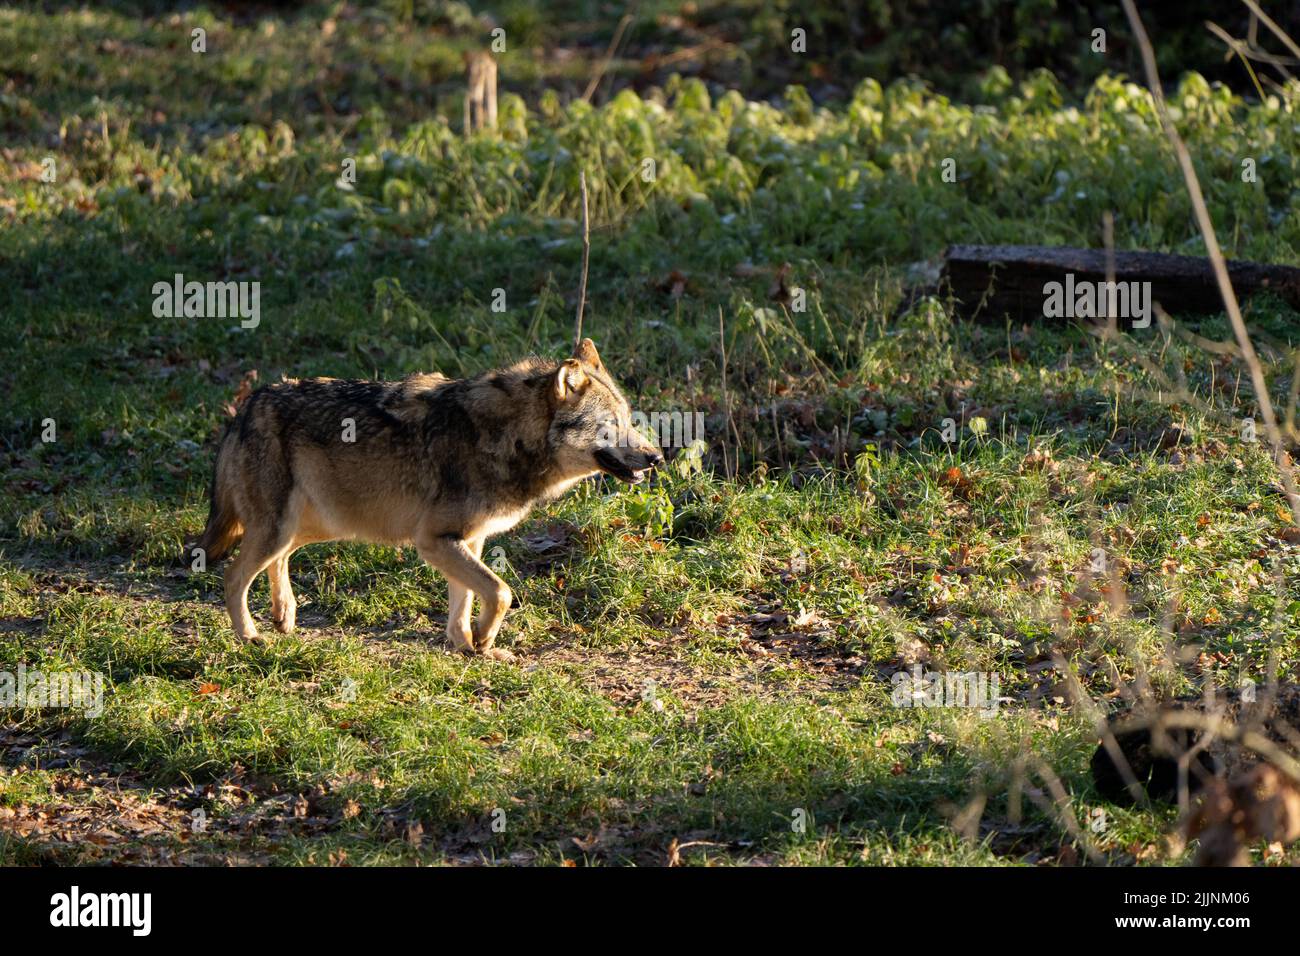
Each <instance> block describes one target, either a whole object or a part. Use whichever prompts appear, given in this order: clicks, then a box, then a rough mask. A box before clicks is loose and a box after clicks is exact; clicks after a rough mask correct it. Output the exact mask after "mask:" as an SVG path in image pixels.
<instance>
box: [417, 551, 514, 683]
mask: <svg viewBox="0 0 1300 956" xmlns="http://www.w3.org/2000/svg"><path fill="white" fill-rule="evenodd" d="M482 548H483V542H482V541H476V542H475V541H466V540H465V539H463V538H454V537H447V536H437V537H428V538H425V539H422V540H420V541H419V542H418V544H417V550H418V551H419V553H420V557H422V558H423V559H424V560H426V561H428V562H429V563H430V564H431V565H433V566H434V567H435V568H437V569H438V570H439V571H441V572H442V573H443V574H445V575H446V576H447V581H448V593H449V594H450V599H451V600H450V604H451V606H450V607H449V609H448V614H447V636H448V637H449V638H450V640H451V643H452V646H453V647H454V648H455V649H456V650H458V651H461V652H462V653H469V654H484V655H486V656H488V657H492V658H495V659H497V660H513V659H514V655H513V654H511V653H510V652H509V651H503V650H499V649H496V648H493V647H492V642H493V641H494V640H495V639H496V635H497V631H499V630H500V629H501V622H502V620H503V619H504V618H505V616H506V612H507V611H508V610H510V602H511V599H512V595H511V593H510V588H509V587H508V586H507V585H506V583H505V582H504V581H502V580H501V579H500V578H499V577H497V576H496V575H495V574H493V573H492V569H491V568H489V567H488V566H487V565H486V564H484V563H483V562H482V561H481V560H480V559H479V556H478V553H479V552H481V550H482ZM474 594H477V595H478V597H479V600H480V601H482V602H483V608H482V610H481V611H480V612H479V616H478V620H477V621H475V622H474V625H473V628H472V629H470V628H469V627H468V626H467V625H468V623H469V620H468V619H469V615H470V604H471V602H472V599H473V595H474ZM467 631H468V633H467Z"/></svg>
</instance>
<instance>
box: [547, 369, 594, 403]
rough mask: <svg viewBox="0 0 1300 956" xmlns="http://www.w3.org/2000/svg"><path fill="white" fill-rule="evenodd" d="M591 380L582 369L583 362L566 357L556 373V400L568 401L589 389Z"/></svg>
mask: <svg viewBox="0 0 1300 956" xmlns="http://www.w3.org/2000/svg"><path fill="white" fill-rule="evenodd" d="M590 383H591V380H590V379H588V378H587V373H586V372H584V371H583V370H582V363H581V362H579V361H578V360H577V359H565V360H564V363H563V364H562V365H561V366H560V367H559V369H558V370H557V371H556V373H555V400H556V401H557V402H564V401H568V400H569V399H570V398H572V397H574V396H577V395H581V394H582V393H583V392H585V391H586V390H587V386H588V385H589V384H590Z"/></svg>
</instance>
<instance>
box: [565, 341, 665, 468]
mask: <svg viewBox="0 0 1300 956" xmlns="http://www.w3.org/2000/svg"><path fill="white" fill-rule="evenodd" d="M553 399H554V403H555V417H554V418H553V419H552V420H551V429H550V435H549V440H550V445H551V449H552V451H553V452H554V454H555V456H556V459H557V460H558V461H559V463H560V466H561V468H562V469H563V470H564V471H566V472H569V473H572V474H579V473H591V472H595V471H603V472H605V474H607V475H613V476H614V477H615V478H617V479H619V480H620V481H627V482H631V483H632V484H636V483H637V482H640V481H643V480H644V479H645V477H646V475H647V474H648V473H649V472H650V470H651V469H652V468H655V467H656V466H658V465H661V464H663V460H664V456H663V455H662V454H660V452H659V449H658V448H656V447H655V446H654V445H653V444H652V443H651V442H648V441H646V439H645V438H643V437H642V436H641V435H640V434H639V433H638V432H637V431H636V429H634V428H633V427H632V409H631V406H629V405H628V403H627V399H626V398H624V397H623V393H622V392H620V391H619V390H618V386H617V385H615V384H614V380H613V379H612V378H610V375H609V372H607V371H606V370H605V366H604V365H603V364H602V363H601V361H600V356H599V355H597V354H596V346H595V345H593V344H592V341H591V339H583V340H582V342H581V344H579V345H578V347H577V348H576V349H574V352H573V357H572V358H569V359H565V360H564V362H563V363H561V365H560V367H559V369H557V370H556V373H555V380H554V393H553Z"/></svg>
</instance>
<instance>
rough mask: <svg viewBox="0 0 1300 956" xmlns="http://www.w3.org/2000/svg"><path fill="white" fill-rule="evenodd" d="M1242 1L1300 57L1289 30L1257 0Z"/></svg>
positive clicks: (1299, 49)
mask: <svg viewBox="0 0 1300 956" xmlns="http://www.w3.org/2000/svg"><path fill="white" fill-rule="evenodd" d="M1241 2H1242V3H1244V4H1245V5H1246V7H1247V9H1249V10H1250V12H1251V13H1253V14H1254V15H1255V16H1257V17H1259V22H1260V23H1262V24H1264V26H1266V27H1268V28H1269V30H1271V31H1272V32H1273V35H1274V36H1276V37H1277V38H1278V39H1279V40H1281V41H1282V45H1283V46H1285V47H1286V48H1287V49H1288V50H1290V51H1291V53H1292V54H1294V55H1295V56H1296V57H1298V58H1300V44H1297V43H1296V42H1295V40H1292V39H1291V38H1290V37H1289V36H1287V32H1286V31H1285V30H1283V29H1282V28H1281V27H1280V26H1278V25H1277V24H1276V23H1274V22H1273V20H1272V18H1271V17H1269V15H1268V14H1267V13H1265V12H1264V11H1263V10H1261V9H1260V8H1259V4H1258V3H1256V2H1255V0H1241ZM1143 36H1146V34H1145V33H1144V34H1143Z"/></svg>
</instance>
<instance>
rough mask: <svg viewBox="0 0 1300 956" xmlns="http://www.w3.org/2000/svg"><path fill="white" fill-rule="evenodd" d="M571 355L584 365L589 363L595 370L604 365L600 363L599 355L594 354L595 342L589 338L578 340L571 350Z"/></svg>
mask: <svg viewBox="0 0 1300 956" xmlns="http://www.w3.org/2000/svg"><path fill="white" fill-rule="evenodd" d="M573 357H574V358H576V359H577V360H578V361H579V362H582V363H583V364H584V365H590V366H591V367H592V368H594V369H596V370H597V371H600V369H602V368H603V367H604V366H602V365H601V364H600V356H599V355H597V354H596V343H595V342H593V341H592V340H591V339H583V340H582V341H581V342H579V343H578V345H577V347H576V348H574V350H573Z"/></svg>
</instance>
